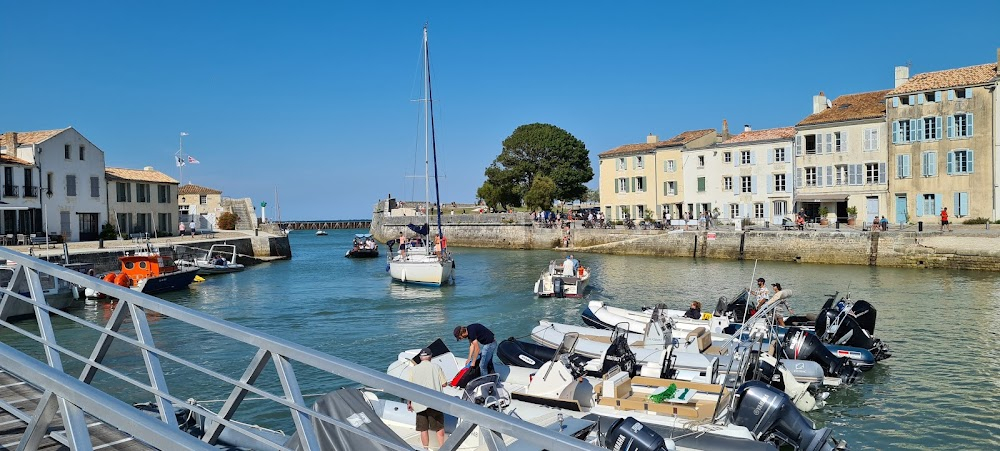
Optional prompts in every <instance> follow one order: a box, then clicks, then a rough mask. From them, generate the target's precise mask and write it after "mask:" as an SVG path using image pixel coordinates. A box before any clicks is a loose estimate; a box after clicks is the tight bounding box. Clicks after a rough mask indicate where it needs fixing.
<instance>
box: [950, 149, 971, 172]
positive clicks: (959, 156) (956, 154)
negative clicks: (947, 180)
mask: <svg viewBox="0 0 1000 451" xmlns="http://www.w3.org/2000/svg"><path fill="white" fill-rule="evenodd" d="M972 166H973V164H972V151H971V150H968V149H963V150H953V151H951V152H948V175H954V174H971V173H972Z"/></svg>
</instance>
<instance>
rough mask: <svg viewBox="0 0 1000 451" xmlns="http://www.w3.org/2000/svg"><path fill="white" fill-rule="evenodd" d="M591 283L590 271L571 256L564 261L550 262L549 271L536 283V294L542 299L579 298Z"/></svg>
mask: <svg viewBox="0 0 1000 451" xmlns="http://www.w3.org/2000/svg"><path fill="white" fill-rule="evenodd" d="M589 281H590V269H588V268H585V267H584V266H583V265H581V264H580V262H579V261H577V260H576V259H574V258H572V256H570V257H568V258H567V259H566V260H564V261H556V260H552V261H551V262H549V267H548V269H546V270H545V272H543V273H542V275H541V276H539V277H538V281H537V282H535V288H534V292H535V295H536V296H538V297H542V298H548V297H557V298H578V297H580V296H583V295H584V291H585V290H586V289H587V282H589Z"/></svg>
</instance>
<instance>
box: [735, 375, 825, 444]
mask: <svg viewBox="0 0 1000 451" xmlns="http://www.w3.org/2000/svg"><path fill="white" fill-rule="evenodd" d="M730 420H731V422H732V423H733V424H736V425H739V426H743V427H745V428H747V429H749V430H750V432H751V433H753V434H754V435H755V436H756V437H757V439H758V440H761V441H767V442H783V443H787V444H790V445H792V446H795V447H796V449H798V450H800V451H830V450H834V449H837V448H838V446H839V445H838V444H836V443H834V442H833V440H832V439H831V438H830V435H832V434H833V431H831V430H830V429H829V428H821V429H816V428H815V426H814V425H813V423H812V422H811V421H809V420H808V419H807V418H806V417H805V416H804V415H802V412H799V410H798V409H796V408H795V405H794V404H792V401H791V399H789V398H788V395H786V394H784V393H782V392H780V391H778V390H777V389H775V388H773V387H769V386H767V384H764V383H763V382H759V381H749V382H746V383H744V384H743V385H741V386H740V388H738V389H736V394H735V404H734V409H733V412H732V414H731V418H730Z"/></svg>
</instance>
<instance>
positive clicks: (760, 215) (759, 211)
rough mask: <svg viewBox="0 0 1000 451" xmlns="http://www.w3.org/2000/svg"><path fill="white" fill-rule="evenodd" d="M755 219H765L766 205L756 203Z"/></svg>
mask: <svg viewBox="0 0 1000 451" xmlns="http://www.w3.org/2000/svg"><path fill="white" fill-rule="evenodd" d="M753 217H754V218H757V219H764V204H763V203H761V202H756V203H754V204H753Z"/></svg>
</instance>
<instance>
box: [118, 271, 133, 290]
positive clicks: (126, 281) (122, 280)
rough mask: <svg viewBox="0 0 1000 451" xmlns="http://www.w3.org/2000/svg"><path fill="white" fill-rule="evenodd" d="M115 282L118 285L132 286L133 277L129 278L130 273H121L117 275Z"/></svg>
mask: <svg viewBox="0 0 1000 451" xmlns="http://www.w3.org/2000/svg"><path fill="white" fill-rule="evenodd" d="M115 284H116V285H118V286H122V287H125V288H128V287H130V286H132V279H130V278H129V276H128V274H125V273H120V274H118V276H116V277H115Z"/></svg>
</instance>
